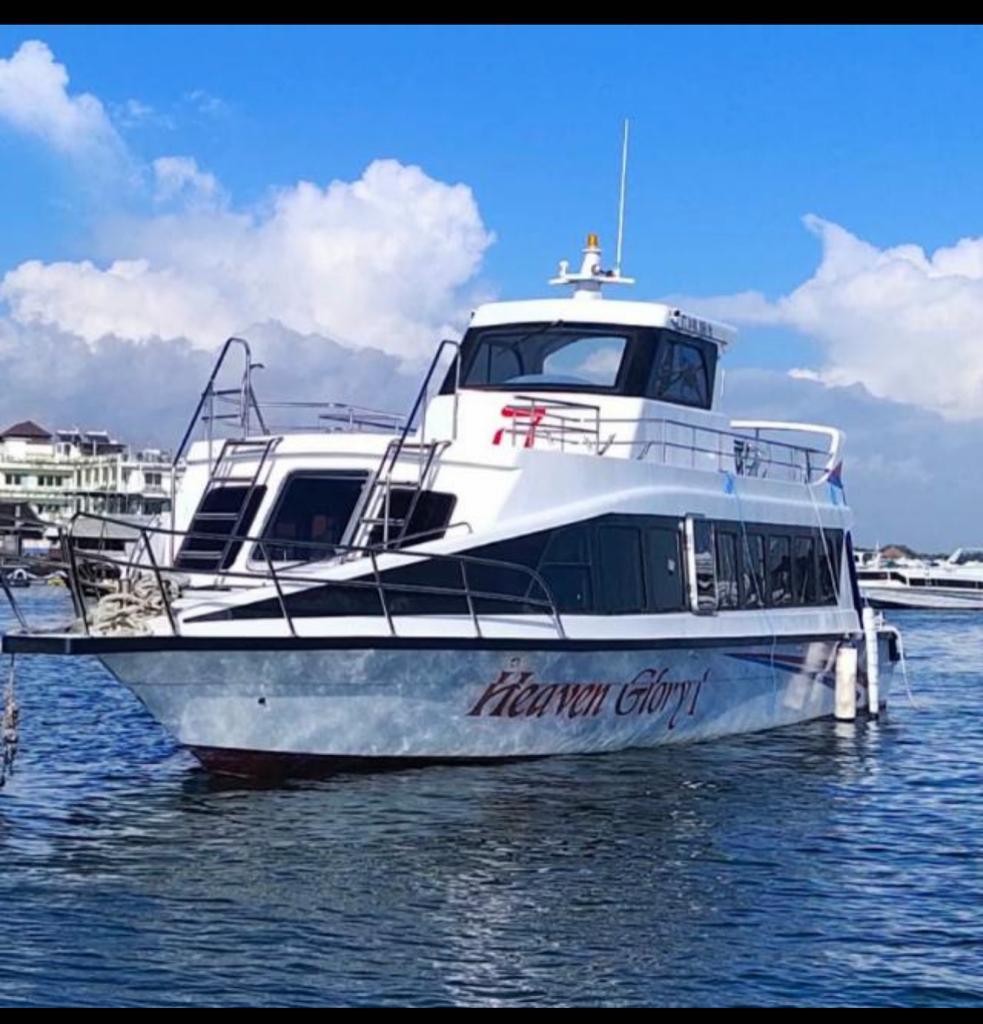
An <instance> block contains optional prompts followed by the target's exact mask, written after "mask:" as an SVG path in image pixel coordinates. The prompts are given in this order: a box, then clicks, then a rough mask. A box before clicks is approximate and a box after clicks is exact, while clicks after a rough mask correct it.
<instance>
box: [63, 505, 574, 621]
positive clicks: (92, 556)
mask: <svg viewBox="0 0 983 1024" xmlns="http://www.w3.org/2000/svg"><path fill="white" fill-rule="evenodd" d="M81 519H90V520H95V521H99V522H102V523H103V524H104V526H105V525H113V524H116V525H127V524H124V523H123V521H122V520H118V519H115V518H114V517H112V516H102V515H99V514H96V513H92V512H77V513H76V514H75V515H74V516H73V517H72V520H71V522H70V523H69V526H68V528H67V530H66V531H65V536H66V541H67V548H68V552H67V553H68V556H69V573H70V576H71V578H72V579H71V584H72V586H73V587H74V588H75V589H77V591H78V595H79V599H80V601H81V602H82V606H83V607H82V609H81V618H82V622H83V628H84V629H85V632H86V633H89V632H90V626H89V622H88V617H87V615H86V614H85V609H84V598H83V594H82V585H83V581H82V580H81V577H80V575H79V566H78V560H77V556H76V549H75V546H74V545H73V544H72V541H73V540H74V533H73V531H74V528H75V524H76V522H78V521H79V520H81ZM149 534H158V535H161V536H165V537H174V536H178V537H182V538H194V539H208V540H216V541H219V540H221V541H226V540H230V539H231V540H233V541H236V542H239V543H242V544H256V545H259V546H260V548H261V553H262V554H263V556H264V560H265V561H266V564H267V567H268V570H269V578H270V582H271V584H272V586H273V588H274V590H275V592H276V594H277V598H278V601H279V603H280V605H281V613H282V615H283V616H284V618H285V621H286V622H287V626H288V629H289V630H290V632H291V634H292V635H293V636H296V635H297V633H296V629H295V626H294V624H293V617H292V616H291V615H290V614H289V609H288V608H287V604H286V599H285V595H284V594H283V591H282V584H284V583H287V584H303V585H316V586H332V585H334V586H345V587H351V586H353V587H368V588H370V589H375V590H376V592H377V593H378V594H379V599H380V604H381V606H382V608H383V611H384V613H385V615H386V618H387V622H388V624H389V628H390V632H391V634H392V635H393V636H395V635H396V632H395V625H394V623H393V621H392V614H391V610H390V608H389V605H388V601H387V600H386V594H387V592H389V591H394V592H397V593H417V594H450V595H454V596H460V597H463V598H464V599H465V601H466V603H467V605H468V609H469V614H470V617H471V620H472V624H473V626H474V628H475V631H476V634H477V635H478V636H480V635H481V627H480V624H479V621H478V615H477V611H476V609H475V606H474V598H484V599H487V600H495V601H502V602H505V603H512V604H519V605H525V606H527V607H528V606H530V605H532V606H538V607H541V608H543V609H544V611H545V612H546V613H547V614H548V615H549V616H550V618H551V620H552V622H553V626H554V628H555V630H556V632H557V635H558V636H559V637H560V638H561V639H565V638H566V632H565V630H564V628H563V622H562V619H561V617H560V612H559V610H558V608H557V605H556V599H555V597H554V596H553V592H552V590H551V589H550V587H549V584H547V582H546V580H545V579H543V577H542V576H541V575H540V574H539V573H538V572H537V571H536V570H535V569H532V568H530V567H529V566H526V565H521V564H520V563H518V562H507V561H504V560H501V559H491V558H481V557H477V556H474V555H465V554H457V553H455V554H438V553H436V552H421V551H409V550H405V549H403V550H399V551H380V550H379V549H378V548H373V547H368V546H365V545H353V544H341V543H338V544H333V543H327V542H321V541H310V542H305V544H304V546H305V547H310V548H313V549H316V550H323V551H328V552H330V553H331V554H332V555H333V556H335V557H337V556H340V555H343V554H353V553H358V554H362V555H365V556H367V557H368V559H369V562H370V566H371V574H372V576H373V577H374V582H373V581H369V580H366V579H353V578H342V579H339V578H331V577H327V576H323V575H317V576H312V575H298V574H297V572H296V571H295V570H296V569H301V568H304V567H305V566H311V565H315V566H318V567H320V568H332V567H337V566H338V565H340V564H342V563H341V561H340V559H339V561H337V562H334V563H327V562H318V561H315V560H311V561H308V562H304V563H299V564H298V565H297V566H295V567H289V568H287V569H286V570H284V569H282V568H281V569H280V570H277V568H276V566H275V564H274V563H273V561H272V559H271V558H270V554H269V550H268V548H267V544H268V543H269V538H262V537H258V536H255V535H249V534H234V535H228V534H218V533H209V532H206V531H200V530H194V531H192V530H175V529H168V528H167V527H163V526H151V525H146V526H144V527H142V528H141V541H142V546H143V548H144V549H145V550H146V551H147V561H148V563H149V564H146V565H143V564H141V563H140V562H139V561H136V560H135V558H134V555H133V554H132V553H131V554H130V556H129V558H120V557H113V556H111V555H107V554H106V553H104V552H95V551H84V552H80V555H81V557H82V558H83V559H84V560H85V561H86V562H100V563H104V564H109V565H116V566H121V567H123V568H126V569H127V570H128V571H130V572H132V571H133V570H134V569H136V570H139V569H141V568H148V569H149V570H150V571H151V573H152V575H153V577H154V579H155V581H156V583H157V586H158V589H159V590H160V593H161V598H162V601H163V604H164V608H165V612H166V614H167V617H168V620H169V623H170V625H171V628H172V630H173V632H174V635H178V634H179V628H178V620H177V619H176V618H175V617H174V615H173V610H172V609H171V606H170V600H169V598H168V594H167V588H166V587H165V586H164V584H163V575H164V574H166V573H171V574H177V575H182V576H184V575H187V572H186V570H182V569H178V568H176V567H174V566H167V567H163V566H160V565H159V563H158V562H157V560H156V557H155V556H154V555H153V551H152V544H151V543H150V540H149V536H148V535H149ZM380 555H389V556H390V557H391V558H394V559H399V561H398V564H397V565H395V566H393V567H392V568H401V567H402V566H403V565H404V564H413V563H414V562H417V561H432V562H446V563H450V564H454V565H457V566H458V567H462V566H463V567H464V569H463V570H462V581H463V582H464V584H465V588H464V590H458V589H455V588H452V587H442V586H430V585H425V584H407V583H393V582H387V581H385V580H383V579H382V578H381V575H380V570H379V567H378V558H379V556H380ZM345 564H347V565H351V562H347V563H345ZM468 565H473V566H486V567H492V568H495V569H500V570H505V571H508V572H513V573H518V574H519V575H520V576H523V577H525V578H526V579H527V580H528V581H529V582H528V584H527V586H526V589H525V592H524V594H522V595H521V596H519V595H516V594H503V593H496V592H489V591H475V590H472V589H471V587H470V585H469V583H468V577H467V571H466V567H467V566H468ZM200 575H206V576H208V577H211V578H215V579H219V580H222V579H248V580H250V581H252V582H255V579H256V575H255V572H247V571H243V570H239V571H236V570H232V569H215V570H210V571H208V572H207V573H202V574H200ZM533 588H535V589H537V590H539V591H540V592H541V593H542V595H543V598H542V599H540V598H537V597H533V596H532V590H533Z"/></svg>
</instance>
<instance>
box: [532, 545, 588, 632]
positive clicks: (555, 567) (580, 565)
mask: <svg viewBox="0 0 983 1024" xmlns="http://www.w3.org/2000/svg"><path fill="white" fill-rule="evenodd" d="M590 532H591V531H590V528H589V527H586V526H571V527H568V528H567V529H563V530H558V531H557V532H556V533H554V534H553V535H552V536H551V537H550V539H549V542H548V543H547V545H546V550H545V551H544V552H543V560H542V562H541V564H540V567H539V574H540V575H541V576H542V577H543V579H544V580H546V583H547V585H548V586H549V588H550V589H551V590H552V591H553V598H554V599H555V601H556V604H557V608H558V609H559V610H560V611H561V612H589V611H591V609H592V608H593V607H594V595H593V590H592V588H591V578H590V577H591V572H590V564H591V551H590V549H591V544H590V540H591V537H590Z"/></svg>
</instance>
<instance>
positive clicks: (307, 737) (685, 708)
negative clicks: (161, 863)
mask: <svg viewBox="0 0 983 1024" xmlns="http://www.w3.org/2000/svg"><path fill="white" fill-rule="evenodd" d="M840 642H841V640H840V639H839V638H835V637H826V638H821V639H799V640H793V641H777V642H775V643H772V641H771V639H770V638H767V639H756V640H753V641H743V642H733V643H729V642H725V643H713V644H699V643H698V642H692V641H691V642H689V643H687V642H685V641H680V642H675V643H669V644H667V643H662V644H657V643H655V642H653V643H652V644H651V645H648V646H646V645H641V646H639V645H632V646H625V645H618V644H616V643H612V644H610V645H605V644H603V643H600V642H597V643H593V644H589V645H586V646H585V645H580V646H579V647H578V646H576V645H571V646H570V647H569V648H566V649H558V648H556V647H555V646H554V647H552V648H550V647H539V648H535V647H530V648H529V649H519V650H516V649H512V650H509V649H507V648H502V647H501V645H498V646H496V647H494V648H491V649H482V648H481V647H479V646H474V647H472V648H464V649H461V648H459V649H453V650H448V649H446V647H445V648H444V649H440V648H439V647H436V646H435V647H433V648H429V649H428V648H427V647H426V646H421V645H419V644H417V645H414V646H412V647H410V648H398V647H397V648H386V647H363V646H360V647H357V648H351V649H346V648H344V647H341V648H339V647H337V646H334V647H332V648H331V649H316V648H315V649H307V650H282V649H280V650H274V649H271V650H263V649H256V648H252V649H247V650H239V651H237V650H235V649H231V648H230V649H219V650H204V651H203V650H173V651H162V650H156V651H135V652H127V653H105V654H102V655H100V657H101V658H102V660H103V662H104V663H105V664H106V666H107V667H108V668H109V669H110V670H111V671H112V672H113V673H114V675H115V676H116V677H117V678H118V679H119V680H120V681H121V682H122V683H124V684H125V685H126V686H128V687H129V688H130V689H131V690H133V692H134V693H135V694H136V695H137V696H138V697H139V699H140V700H141V701H142V702H143V703H144V704H145V705H146V707H147V708H148V709H149V710H150V712H151V713H152V714H153V715H154V717H155V718H157V719H158V721H160V722H161V723H162V724H163V726H164V727H165V728H166V729H167V730H168V731H169V732H170V733H171V734H172V735H173V736H174V737H175V738H176V739H177V740H178V741H179V742H180V743H182V744H183V745H185V746H187V747H189V748H190V749H192V750H193V751H195V752H197V753H198V755H199V756H200V758H201V760H202V761H203V762H204V763H205V764H206V765H207V766H209V767H211V768H213V769H215V770H219V771H231V772H234V773H237V774H238V773H246V774H254V773H260V774H262V773H265V771H266V770H268V769H272V768H282V769H285V770H287V771H288V772H290V773H293V771H294V769H297V770H298V771H299V773H301V774H306V773H307V769H309V768H312V767H315V766H316V762H318V761H320V760H321V759H324V758H330V759H335V761H336V763H337V764H338V765H339V766H350V765H351V762H352V761H353V760H354V759H358V760H366V761H377V762H387V761H388V762H393V761H396V762H398V763H404V764H405V763H412V762H414V761H417V762H418V761H421V760H423V761H434V760H479V759H502V758H515V757H537V756H543V755H548V754H564V753H600V752H603V751H611V750H621V749H625V748H629V747H649V746H657V745H661V744H665V743H679V742H685V741H692V740H703V739H711V738H714V737H718V736H726V735H730V734H735V733H743V732H753V731H757V730H762V729H768V728H772V727H776V726H782V725H790V724H793V723H796V722H802V721H806V720H809V719H813V718H819V717H823V716H826V715H830V714H832V712H833V706H834V681H835V657H836V650H837V648H838V645H839V643H840ZM439 643H440V641H434V644H435V645H436V644H439ZM881 644H882V652H881V665H882V681H881V695H882V700H885V699H886V695H887V690H888V686H889V681H890V675H891V668H892V664H891V652H890V651H889V649H888V638H887V635H886V634H884V635H882V637H881ZM866 700H867V698H866V687H865V678H864V675H863V673H861V675H860V680H859V682H858V706H859V707H864V706H866Z"/></svg>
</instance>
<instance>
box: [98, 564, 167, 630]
mask: <svg viewBox="0 0 983 1024" xmlns="http://www.w3.org/2000/svg"><path fill="white" fill-rule="evenodd" d="M117 588H118V589H116V590H114V591H112V592H111V593H108V594H104V595H103V596H102V597H101V598H99V603H98V604H97V605H96V607H95V609H94V610H93V612H92V615H91V619H90V628H91V629H92V632H94V633H99V634H102V635H104V636H105V635H108V634H113V633H129V634H132V635H146V634H147V633H150V632H151V628H150V620H151V619H154V618H158V617H159V616H161V615H166V614H167V606H168V604H169V603H170V602H172V601H175V600H176V599H177V598H178V597H180V596H181V587H180V585H179V584H178V583H177V582H175V581H174V580H172V579H168V578H166V577H162V578H161V581H160V585H158V583H157V579H156V578H155V577H154V576H153V575H152V574H150V573H141V574H140V575H138V576H135V577H133V578H131V579H125V580H120V581H119V582H118V583H117ZM165 592H166V600H165Z"/></svg>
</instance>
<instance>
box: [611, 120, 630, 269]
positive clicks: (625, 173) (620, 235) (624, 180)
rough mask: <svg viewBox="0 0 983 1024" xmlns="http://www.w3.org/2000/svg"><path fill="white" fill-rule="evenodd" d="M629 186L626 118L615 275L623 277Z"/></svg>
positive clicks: (626, 123)
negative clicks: (627, 190)
mask: <svg viewBox="0 0 983 1024" xmlns="http://www.w3.org/2000/svg"><path fill="white" fill-rule="evenodd" d="M627 184H628V118H627V117H626V118H625V130H624V136H623V138H622V141H621V195H620V197H619V199H618V252H617V255H616V257H615V261H614V273H615V275H616V276H617V277H620V276H621V250H622V246H623V243H624V240H625V190H626V186H627Z"/></svg>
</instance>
